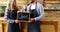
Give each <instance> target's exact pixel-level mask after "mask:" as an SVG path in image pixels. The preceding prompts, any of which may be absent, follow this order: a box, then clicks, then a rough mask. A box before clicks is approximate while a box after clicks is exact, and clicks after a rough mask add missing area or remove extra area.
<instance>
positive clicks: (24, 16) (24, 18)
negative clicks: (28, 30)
mask: <svg viewBox="0 0 60 32" xmlns="http://www.w3.org/2000/svg"><path fill="white" fill-rule="evenodd" d="M29 16H30V14H29V13H26V12H19V13H18V14H17V18H18V20H22V21H29Z"/></svg>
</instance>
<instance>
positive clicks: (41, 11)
mask: <svg viewBox="0 0 60 32" xmlns="http://www.w3.org/2000/svg"><path fill="white" fill-rule="evenodd" d="M39 6H40V7H39V8H38V9H39V12H40V15H39V17H36V18H35V20H40V19H42V18H44V8H43V6H42V5H39Z"/></svg>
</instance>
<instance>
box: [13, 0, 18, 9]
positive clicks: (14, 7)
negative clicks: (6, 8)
mask: <svg viewBox="0 0 60 32" xmlns="http://www.w3.org/2000/svg"><path fill="white" fill-rule="evenodd" d="M12 9H16V10H18V7H17V5H16V0H14V1H13V3H12Z"/></svg>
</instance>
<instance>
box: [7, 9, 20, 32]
mask: <svg viewBox="0 0 60 32" xmlns="http://www.w3.org/2000/svg"><path fill="white" fill-rule="evenodd" d="M16 17H17V10H13V11H10V15H9V18H10V19H12V20H16ZM8 32H20V28H19V24H18V23H9V24H8Z"/></svg>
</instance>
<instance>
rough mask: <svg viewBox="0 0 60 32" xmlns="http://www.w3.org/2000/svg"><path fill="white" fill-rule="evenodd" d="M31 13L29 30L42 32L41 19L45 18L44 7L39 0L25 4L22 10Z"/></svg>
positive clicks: (31, 0) (30, 31)
mask: <svg viewBox="0 0 60 32" xmlns="http://www.w3.org/2000/svg"><path fill="white" fill-rule="evenodd" d="M23 11H26V12H29V13H30V21H29V23H28V32H41V31H40V21H39V20H40V19H42V18H44V8H43V5H42V4H40V3H39V2H38V1H37V0H30V1H28V2H27V5H24V6H23V8H22V12H23Z"/></svg>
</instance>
